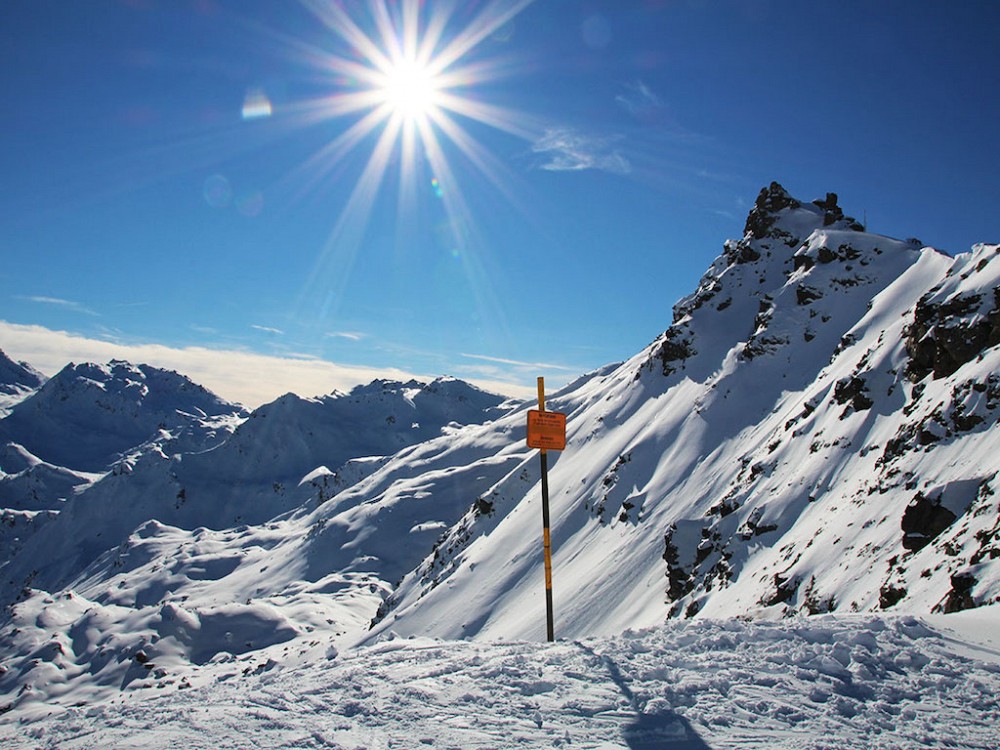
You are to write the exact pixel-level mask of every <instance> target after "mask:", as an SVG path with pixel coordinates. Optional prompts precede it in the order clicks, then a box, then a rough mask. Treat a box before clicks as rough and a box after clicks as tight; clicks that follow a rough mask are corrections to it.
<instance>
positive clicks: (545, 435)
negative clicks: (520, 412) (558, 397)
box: [528, 409, 566, 451]
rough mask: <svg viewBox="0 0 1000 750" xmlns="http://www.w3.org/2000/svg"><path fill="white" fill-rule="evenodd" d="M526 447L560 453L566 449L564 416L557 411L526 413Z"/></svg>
mask: <svg viewBox="0 0 1000 750" xmlns="http://www.w3.org/2000/svg"><path fill="white" fill-rule="evenodd" d="M528 447H529V448H544V449H545V450H550V451H561V450H565V448H566V415H565V414H560V413H559V412H557V411H539V410H538V409H531V410H530V411H529V412H528Z"/></svg>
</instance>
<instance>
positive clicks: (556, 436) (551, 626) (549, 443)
mask: <svg viewBox="0 0 1000 750" xmlns="http://www.w3.org/2000/svg"><path fill="white" fill-rule="evenodd" d="M528 447H529V448H539V449H540V450H539V452H538V460H539V461H540V462H541V465H542V544H543V548H544V552H545V626H546V627H545V631H546V635H547V636H548V639H549V640H550V641H554V640H555V615H554V613H553V608H552V536H551V534H550V533H549V457H548V454H547V453H546V451H549V450H553V451H561V450H563V449H564V448H565V447H566V415H565V414H560V413H559V412H555V411H545V378H539V379H538V409H537V410H536V409H531V410H530V411H529V412H528Z"/></svg>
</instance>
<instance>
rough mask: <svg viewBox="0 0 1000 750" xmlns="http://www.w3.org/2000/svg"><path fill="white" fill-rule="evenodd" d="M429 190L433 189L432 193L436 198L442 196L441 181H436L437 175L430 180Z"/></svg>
mask: <svg viewBox="0 0 1000 750" xmlns="http://www.w3.org/2000/svg"><path fill="white" fill-rule="evenodd" d="M431 190H433V191H434V195H436V196H437V197H438V198H444V191H443V190H442V189H441V183H440V182H438V178H437V177H435V178H433V179H432V180H431Z"/></svg>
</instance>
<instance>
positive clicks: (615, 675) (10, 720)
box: [0, 607, 1000, 750]
mask: <svg viewBox="0 0 1000 750" xmlns="http://www.w3.org/2000/svg"><path fill="white" fill-rule="evenodd" d="M989 609H990V611H989V612H987V613H983V612H978V613H974V614H973V613H968V614H969V615H971V616H967V615H966V614H962V615H950V616H945V617H937V618H928V620H921V619H918V618H915V617H911V616H902V617H894V618H887V617H876V616H866V615H855V616H846V617H841V616H824V617H815V618H810V619H808V620H785V621H781V622H754V623H750V622H742V621H739V620H696V621H691V622H678V623H668V624H667V625H665V626H662V627H658V628H653V629H649V630H644V631H638V632H631V631H629V632H626V633H624V634H622V635H619V636H615V637H611V638H602V639H588V640H580V641H560V642H557V643H554V644H533V643H526V642H515V643H485V642H471V641H439V640H433V639H429V638H414V639H399V638H397V639H387V640H384V641H382V642H380V643H377V644H375V645H372V646H368V647H364V648H360V649H356V650H352V651H345V652H342V653H339V654H337V653H336V652H335V650H329V652H328V653H327V652H326V651H324V650H323V648H322V647H321V646H316V647H314V648H313V650H312V651H311V652H308V653H303V654H301V655H300V657H299V663H298V664H294V663H291V662H290V663H289V664H288V665H286V666H277V665H274V664H273V663H270V664H268V663H265V664H262V665H261V666H260V668H259V669H258V670H257V671H256V672H252V673H250V674H247V675H243V674H241V673H240V672H239V670H234V668H233V665H232V664H229V665H213V668H214V669H216V670H217V671H216V673H215V675H214V677H213V679H212V681H211V682H209V683H208V684H205V685H203V686H201V687H194V688H190V689H186V690H185V689H176V688H170V689H168V690H157V689H156V688H148V689H146V690H141V689H140V690H137V691H134V692H130V693H128V694H125V693H123V694H122V695H121V696H120V697H119V698H116V699H114V700H112V701H107V702H102V703H95V704H92V705H90V706H86V707H80V708H71V709H68V710H60V711H58V712H53V713H52V714H51V715H49V716H40V717H38V718H36V719H34V720H31V719H27V718H25V717H24V716H22V717H21V718H20V720H19V719H18V718H17V717H13V716H10V715H8V716H7V717H4V719H3V723H0V740H2V742H3V745H4V747H7V748H12V749H13V748H61V749H65V750H82V749H83V748H136V749H139V748H163V747H185V748H213V749H214V748H242V747H254V748H291V747H295V748H344V749H350V750H354V749H355V748H373V749H374V748H420V747H428V748H443V749H451V748H454V749H455V750H458V749H459V748H463V749H464V748H526V747H528V748H530V747H559V748H580V749H581V750H582V749H588V750H598V749H602V750H610V749H611V748H630V749H636V748H665V749H667V750H694V749H698V748H713V749H714V750H720V749H722V748H789V749H791V748H802V749H806V748H808V749H809V750H821V749H826V748H829V749H830V750H833V749H834V748H837V750H840V749H841V748H851V747H854V748H860V747H864V748H885V749H888V748H928V747H934V748H982V749H983V750H985V749H987V748H996V747H997V746H998V743H1000V728H998V727H1000V702H998V698H997V695H998V692H1000V640H998V638H997V636H996V635H995V634H996V633H997V632H998V630H997V628H996V627H995V625H996V624H997V620H998V617H997V615H998V614H1000V612H998V611H997V608H996V607H993V608H989ZM970 622H977V623H980V626H979V636H978V638H969V637H968V636H967V635H961V634H956V633H955V632H953V631H952V628H951V627H950V626H951V624H952V623H954V624H956V625H960V624H968V623H970ZM292 661H294V659H293V660H292ZM38 710H39V711H41V710H43V708H42V707H38Z"/></svg>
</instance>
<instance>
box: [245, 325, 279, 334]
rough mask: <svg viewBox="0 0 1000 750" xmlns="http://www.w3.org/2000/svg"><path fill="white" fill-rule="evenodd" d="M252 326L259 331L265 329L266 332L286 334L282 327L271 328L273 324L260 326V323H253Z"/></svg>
mask: <svg viewBox="0 0 1000 750" xmlns="http://www.w3.org/2000/svg"><path fill="white" fill-rule="evenodd" d="M250 327H251V328H253V329H255V330H257V331H263V332H264V333H272V334H274V335H275V336H284V335H285V332H284V331H282V330H281V329H280V328H271V326H258V325H253V324H251V325H250Z"/></svg>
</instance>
